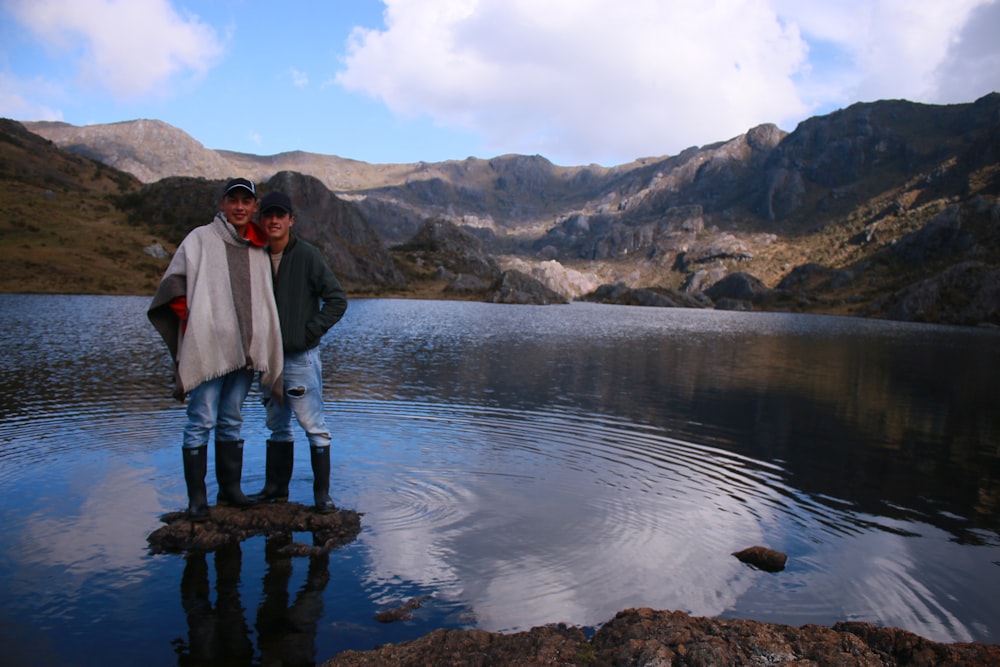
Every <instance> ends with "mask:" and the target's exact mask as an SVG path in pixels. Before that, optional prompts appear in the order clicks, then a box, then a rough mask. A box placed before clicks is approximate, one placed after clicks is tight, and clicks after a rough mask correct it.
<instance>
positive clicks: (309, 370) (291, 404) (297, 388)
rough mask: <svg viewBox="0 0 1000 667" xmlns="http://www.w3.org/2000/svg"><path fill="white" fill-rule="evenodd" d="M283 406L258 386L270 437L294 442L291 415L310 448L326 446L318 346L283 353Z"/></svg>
mask: <svg viewBox="0 0 1000 667" xmlns="http://www.w3.org/2000/svg"><path fill="white" fill-rule="evenodd" d="M284 380H285V381H284V391H285V402H284V405H281V404H279V403H278V401H274V400H271V392H270V390H269V389H268V388H267V387H261V394H262V396H263V398H264V406H265V407H266V408H267V428H269V429H270V430H271V440H274V441H275V442H293V441H294V440H295V438H294V434H293V433H292V415H293V414H294V415H295V419H296V420H298V422H299V425H300V426H301V427H302V430H303V431H305V432H306V438H307V439H308V440H309V446H310V447H329V446H330V440H331V437H330V430H329V429H328V428H327V427H326V417H325V416H324V415H323V367H322V365H321V364H320V359H319V348H318V347H314V348H312V349H311V350H306V351H305V352H298V353H295V354H286V355H285V370H284Z"/></svg>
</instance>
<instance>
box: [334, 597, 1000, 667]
mask: <svg viewBox="0 0 1000 667" xmlns="http://www.w3.org/2000/svg"><path fill="white" fill-rule="evenodd" d="M376 665H379V666H381V665H393V666H394V667H417V666H419V667H424V666H426V665H435V666H441V667H488V666H499V665H518V666H521V667H542V666H548V665H573V666H575V665H580V666H594V667H601V666H611V665H623V666H624V665H642V666H649V667H652V666H654V665H655V666H662V667H667V666H670V667H717V666H719V665H788V666H791V665H795V666H805V665H823V666H825V665H830V666H837V667H848V666H857V667H874V666H880V667H881V666H889V665H894V666H895V665H898V666H902V665H907V666H913V667H924V666H931V665H954V666H956V667H957V666H959V665H962V666H964V667H978V666H980V665H984V666H985V665H990V666H996V665H1000V646H993V645H984V644H939V643H935V642H931V641H928V640H926V639H923V638H922V637H919V636H917V635H915V634H913V633H911V632H906V631H905V630H900V629H898V628H879V627H876V626H874V625H871V624H869V623H838V624H836V625H834V626H833V627H832V628H829V627H824V626H819V625H805V626H802V627H799V628H796V627H792V626H788V625H778V624H773V623H758V622H755V621H745V620H738V619H734V620H721V619H712V618H701V617H695V616H689V615H687V614H685V613H683V612H679V611H656V610H653V609H627V610H625V611H621V612H619V613H618V615H617V616H615V618H614V619H613V620H611V621H610V622H608V623H607V624H605V625H604V626H603V627H601V628H600V629H599V630H598V631H597V632H596V633H595V634H594V636H593V637H592V638H591V639H590V640H588V639H587V638H586V636H585V635H584V633H583V632H582V631H581V630H579V629H577V628H569V627H566V626H561V625H560V626H546V627H540V628H533V629H531V630H529V631H526V632H518V633H514V634H496V633H490V632H486V631H483V630H435V631H434V632H432V633H430V634H428V635H426V636H424V637H421V638H419V639H416V640H413V641H410V642H404V643H400V644H395V645H388V646H383V647H380V648H376V649H373V650H371V651H346V652H344V653H341V654H339V655H336V656H334V657H333V658H331V659H330V660H327V661H326V662H324V663H322V667H369V666H371V667H374V666H376Z"/></svg>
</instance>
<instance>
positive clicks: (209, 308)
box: [148, 178, 282, 520]
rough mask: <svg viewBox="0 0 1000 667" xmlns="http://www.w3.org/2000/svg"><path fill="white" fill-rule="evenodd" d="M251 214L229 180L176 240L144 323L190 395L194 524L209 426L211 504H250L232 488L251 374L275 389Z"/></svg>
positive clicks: (179, 394) (264, 263)
mask: <svg viewBox="0 0 1000 667" xmlns="http://www.w3.org/2000/svg"><path fill="white" fill-rule="evenodd" d="M256 210H257V193H256V190H255V189H254V185H253V183H252V182H251V181H249V180H247V179H245V178H234V179H232V180H231V181H229V182H228V183H227V184H226V187H225V189H224V191H223V193H222V200H221V202H220V211H219V212H218V213H217V214H216V216H215V219H214V220H213V221H212V222H211V223H209V224H207V225H203V226H201V227H198V228H196V229H194V230H193V231H191V232H190V233H189V234H188V235H187V237H185V239H184V240H183V241H182V242H181V244H180V246H178V248H177V252H176V253H175V254H174V257H173V259H172V260H171V261H170V265H169V266H168V267H167V270H166V273H164V275H163V278H162V279H161V281H160V285H159V288H158V289H157V290H156V294H155V295H154V297H153V301H152V304H151V305H150V307H149V312H148V316H149V320H150V321H151V322H152V323H153V325H154V326H155V327H156V329H157V331H159V333H160V335H161V336H162V337H163V340H164V342H165V343H166V344H167V347H168V348H169V350H170V354H171V356H172V357H173V359H174V362H175V364H176V375H175V378H174V379H175V386H174V397H175V398H177V399H178V400H184V397H185V396H187V398H188V406H187V425H186V426H185V428H184V442H183V453H184V480H185V482H186V483H187V491H188V515H189V516H190V517H191V518H192V519H193V520H203V519H205V518H207V517H208V498H207V492H206V490H205V473H206V470H207V452H208V438H209V433H210V432H211V431H212V429H213V428H214V429H215V474H216V479H217V481H218V483H219V493H218V498H217V502H218V503H219V504H220V505H234V506H246V505H249V504H252V501H251V500H250V499H249V498H247V496H245V495H244V494H243V491H242V490H241V489H240V478H241V477H242V472H243V441H242V440H240V428H241V427H242V425H243V402H244V400H245V399H246V396H247V393H248V392H249V390H250V385H251V384H252V382H253V376H254V373H255V372H256V371H259V372H260V373H261V382H262V383H264V384H267V385H271V384H275V383H276V384H277V386H278V387H279V392H280V386H281V382H280V377H281V368H282V354H281V330H280V325H279V322H278V311H277V307H276V306H275V302H274V293H273V289H272V284H271V273H270V265H269V262H268V254H267V251H266V250H265V249H264V246H265V245H266V243H267V239H266V237H265V236H264V234H263V232H262V231H261V229H260V228H259V227H258V226H257V225H255V224H254V223H253V221H252V218H253V215H254V213H255V212H256ZM276 398H277V399H278V400H280V398H281V397H280V393H279V394H278V395H277V397H276Z"/></svg>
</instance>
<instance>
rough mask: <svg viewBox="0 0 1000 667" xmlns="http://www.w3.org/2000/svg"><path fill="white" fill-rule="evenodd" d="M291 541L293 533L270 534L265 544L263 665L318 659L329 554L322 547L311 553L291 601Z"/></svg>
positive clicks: (260, 618)
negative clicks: (317, 641) (297, 589)
mask: <svg viewBox="0 0 1000 667" xmlns="http://www.w3.org/2000/svg"><path fill="white" fill-rule="evenodd" d="M316 542H317V540H316V535H315V534H313V544H316ZM291 543H292V536H291V535H290V534H284V535H283V534H280V533H279V534H272V535H269V536H268V537H267V542H266V543H265V545H264V558H265V559H266V561H267V572H266V573H265V574H264V591H263V592H264V596H263V599H262V600H261V602H260V605H258V607H257V623H256V626H255V627H256V630H257V648H258V649H259V650H260V664H261V665H313V664H315V661H316V630H317V626H318V625H319V619H320V618H321V617H322V616H323V593H324V591H325V590H326V587H327V584H328V583H329V581H330V554H329V553H327V552H325V551H322V550H320V551H319V552H318V553H313V554H311V555H310V556H309V567H308V570H307V571H306V577H305V582H304V583H303V584H302V587H301V588H300V589H299V592H298V593H297V594H296V595H295V600H294V601H293V602H292V603H291V605H289V598H290V595H289V585H290V583H291V579H292V574H293V572H292V557H291V556H289V555H286V554H285V553H284V552H283V548H284V547H286V546H288V545H289V544H291Z"/></svg>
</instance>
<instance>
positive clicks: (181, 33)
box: [7, 0, 223, 98]
mask: <svg viewBox="0 0 1000 667" xmlns="http://www.w3.org/2000/svg"><path fill="white" fill-rule="evenodd" d="M7 9H8V10H9V11H10V12H11V14H12V15H13V16H14V17H15V18H16V19H17V20H18V21H19V22H20V23H21V24H23V25H24V26H25V27H27V28H28V29H29V30H30V31H31V32H32V33H33V34H34V35H35V36H36V37H37V38H38V39H39V40H40V41H41V42H42V43H44V44H45V45H46V46H47V47H48V48H49V49H51V50H54V51H56V52H67V51H68V52H72V53H73V54H74V55H75V57H76V59H77V65H78V67H79V72H80V77H81V79H82V81H83V82H84V83H85V84H86V85H95V86H97V87H99V88H102V89H104V90H107V91H109V92H110V93H111V94H112V95H114V96H116V97H119V98H130V97H138V96H144V95H149V94H155V95H159V94H163V93H164V92H165V90H164V88H165V86H167V85H168V84H169V83H170V82H171V80H172V79H173V78H174V77H176V76H178V75H182V74H187V73H192V74H194V75H196V76H200V75H202V74H204V73H205V72H206V71H207V70H208V69H209V68H210V67H211V66H212V65H213V64H215V62H216V61H217V60H218V58H219V57H220V55H221V54H222V50H223V49H222V45H221V44H220V43H219V40H218V37H217V35H216V33H215V31H214V30H213V29H212V28H211V27H210V26H208V25H206V24H204V23H202V22H201V21H200V20H199V19H198V17H196V16H194V15H190V14H185V15H183V16H182V15H180V14H178V12H177V11H175V10H174V9H173V7H172V6H171V4H170V2H168V1H167V0H129V1H128V2H124V1H120V0H118V1H116V0H12V1H11V2H9V3H7Z"/></svg>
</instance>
